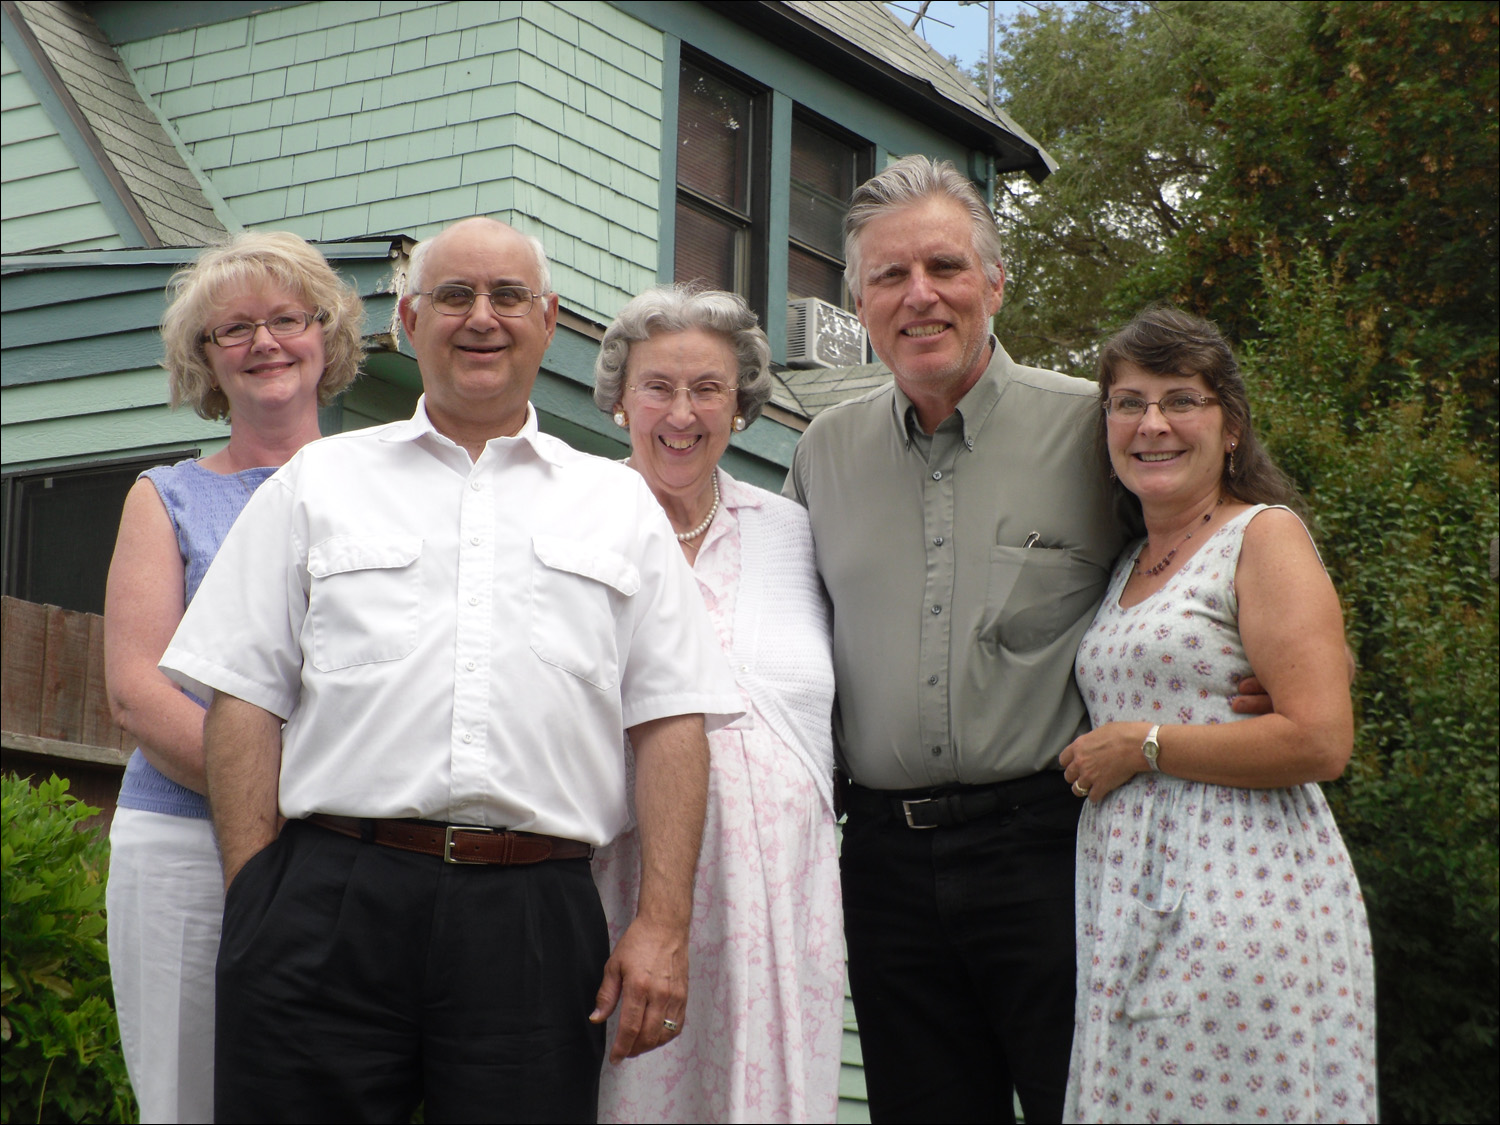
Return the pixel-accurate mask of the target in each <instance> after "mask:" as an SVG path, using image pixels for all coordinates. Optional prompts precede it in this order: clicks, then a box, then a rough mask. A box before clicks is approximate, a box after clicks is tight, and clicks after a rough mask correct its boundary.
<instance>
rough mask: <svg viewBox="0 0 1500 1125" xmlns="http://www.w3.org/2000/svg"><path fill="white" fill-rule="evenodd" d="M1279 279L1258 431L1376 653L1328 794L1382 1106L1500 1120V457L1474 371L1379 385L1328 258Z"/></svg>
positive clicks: (1271, 305)
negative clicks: (1475, 430)
mask: <svg viewBox="0 0 1500 1125" xmlns="http://www.w3.org/2000/svg"><path fill="white" fill-rule="evenodd" d="M1262 286H1263V288H1262V293H1263V295H1264V296H1263V303H1262V304H1261V305H1260V306H1258V307H1257V309H1256V310H1255V312H1256V313H1257V314H1258V316H1259V318H1260V323H1261V326H1262V330H1263V336H1262V338H1261V341H1260V343H1259V344H1257V345H1256V346H1254V347H1253V348H1252V347H1247V348H1246V349H1245V354H1244V356H1243V358H1244V361H1245V362H1244V366H1245V370H1246V373H1247V376H1248V378H1249V382H1250V385H1251V388H1252V393H1253V396H1254V398H1255V411H1256V416H1257V431H1258V432H1259V433H1260V434H1261V435H1262V437H1263V438H1265V440H1266V443H1267V445H1268V447H1269V448H1270V449H1271V451H1272V453H1273V455H1274V456H1275V457H1276V458H1277V461H1278V463H1279V464H1280V465H1281V466H1282V467H1283V468H1284V469H1286V470H1287V471H1288V472H1289V473H1291V474H1292V476H1293V477H1294V478H1295V479H1296V480H1297V483H1298V486H1299V487H1300V488H1301V489H1302V490H1303V492H1304V494H1305V495H1306V496H1307V498H1308V501H1309V504H1310V506H1311V508H1312V511H1313V514H1314V517H1315V519H1316V521H1317V529H1316V531H1317V537H1318V543H1319V547H1320V548H1321V549H1322V551H1323V557H1324V561H1325V562H1326V563H1327V564H1328V569H1329V572H1330V573H1331V574H1332V575H1333V578H1334V582H1335V584H1336V585H1337V586H1338V589H1339V596H1340V599H1341V600H1342V602H1343V606H1344V615H1345V625H1346V628H1347V630H1348V636H1349V641H1350V644H1351V645H1352V646H1353V648H1354V650H1355V653H1356V655H1357V657H1358V660H1359V666H1360V671H1359V675H1358V677H1357V679H1356V681H1355V684H1354V697H1355V708H1356V715H1357V720H1358V725H1357V733H1356V740H1355V749H1354V759H1353V762H1352V764H1351V767H1350V770H1349V772H1348V774H1347V775H1346V777H1345V779H1344V780H1343V781H1341V782H1339V783H1337V784H1335V785H1330V786H1328V787H1327V790H1328V796H1329V799H1330V802H1331V803H1332V804H1333V807H1334V811H1335V813H1336V815H1337V817H1338V821H1339V825H1340V828H1341V830H1342V831H1343V834H1344V837H1345V839H1346V840H1347V841H1348V843H1349V847H1350V851H1351V852H1352V853H1353V857H1354V864H1355V868H1356V870H1357V872H1358V874H1359V878H1360V882H1361V884H1362V886H1363V889H1364V894H1365V903H1366V906H1367V908H1368V910H1369V915H1370V926H1371V929H1372V931H1373V935H1374V942H1375V973H1376V1007H1377V1033H1378V1036H1379V1043H1378V1051H1379V1074H1380V1083H1381V1089H1380V1097H1381V1120H1383V1121H1495V1120H1500V1064H1497V1055H1496V1027H1497V1015H1500V999H1497V996H1500V954H1497V950H1500V942H1497V916H1500V892H1497V867H1496V849H1497V844H1500V841H1497V827H1496V826H1497V816H1500V803H1497V768H1496V745H1497V742H1500V730H1497V710H1500V704H1497V682H1500V670H1497V653H1500V609H1497V597H1496V584H1495V582H1494V581H1492V580H1491V579H1490V577H1489V544H1490V541H1491V538H1492V537H1493V536H1494V535H1495V534H1496V524H1497V502H1496V497H1497V479H1496V468H1495V464H1494V461H1493V459H1492V456H1488V455H1486V454H1487V453H1490V452H1492V451H1486V450H1484V449H1483V448H1482V443H1480V442H1478V441H1476V440H1475V439H1473V438H1472V437H1471V436H1470V431H1469V427H1468V425H1467V421H1468V420H1467V418H1466V413H1465V407H1466V405H1467V404H1466V403H1464V402H1463V401H1462V397H1461V395H1460V394H1459V393H1458V392H1459V388H1458V386H1457V385H1456V383H1457V380H1453V381H1452V384H1450V385H1449V386H1448V387H1447V388H1446V389H1447V393H1445V394H1442V395H1439V396H1435V397H1436V402H1435V403H1434V396H1432V395H1431V393H1430V392H1431V389H1432V388H1433V387H1434V386H1437V387H1442V386H1443V385H1444V380H1443V379H1442V378H1440V377H1437V376H1434V375H1433V374H1432V373H1423V376H1422V377H1420V378H1419V377H1418V373H1416V372H1409V373H1408V374H1409V379H1408V383H1407V385H1406V386H1405V387H1404V388H1399V387H1398V388H1396V389H1395V393H1394V394H1393V395H1392V396H1391V398H1390V399H1389V400H1387V401H1385V402H1383V403H1381V404H1380V405H1372V404H1371V400H1370V399H1368V398H1362V396H1360V395H1359V393H1358V391H1359V389H1360V388H1362V387H1364V386H1366V385H1368V376H1369V374H1370V372H1371V370H1372V369H1373V368H1374V367H1375V366H1376V365H1377V364H1380V363H1385V362H1388V357H1386V356H1384V355H1383V354H1380V353H1381V352H1382V350H1383V349H1382V347H1381V345H1380V343H1379V338H1380V337H1379V335H1378V333H1377V332H1376V331H1375V328H1374V326H1373V325H1369V324H1367V323H1365V322H1363V321H1362V320H1361V318H1360V317H1359V316H1358V315H1353V316H1351V315H1350V312H1349V310H1350V308H1351V303H1350V302H1348V301H1346V300H1345V299H1344V296H1343V292H1342V283H1341V278H1340V276H1339V274H1338V271H1337V269H1329V268H1328V267H1327V266H1326V265H1325V263H1324V262H1323V261H1322V259H1321V258H1320V257H1319V255H1318V254H1316V253H1315V252H1312V251H1307V252H1304V253H1303V254H1302V255H1301V257H1299V258H1298V259H1297V260H1296V261H1295V262H1292V263H1281V264H1278V263H1276V262H1274V261H1272V262H1270V263H1269V264H1268V265H1266V266H1265V268H1263V271H1262ZM1351 390H1352V391H1353V392H1354V393H1352V394H1351Z"/></svg>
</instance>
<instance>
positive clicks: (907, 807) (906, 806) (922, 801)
mask: <svg viewBox="0 0 1500 1125" xmlns="http://www.w3.org/2000/svg"><path fill="white" fill-rule="evenodd" d="M930 804H932V798H931V797H916V798H913V799H912V800H909V801H902V802H901V811H902V812H903V813H905V814H906V827H908V828H915V829H918V830H921V829H925V828H936V827H937V825H936V824H913V823H912V819H911V807H912V806H913V805H930Z"/></svg>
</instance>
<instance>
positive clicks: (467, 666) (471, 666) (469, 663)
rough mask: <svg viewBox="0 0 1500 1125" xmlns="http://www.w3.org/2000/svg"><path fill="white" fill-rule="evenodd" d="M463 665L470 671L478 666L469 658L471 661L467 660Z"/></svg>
mask: <svg viewBox="0 0 1500 1125" xmlns="http://www.w3.org/2000/svg"><path fill="white" fill-rule="evenodd" d="M464 667H465V668H467V669H468V670H469V671H471V672H472V671H474V669H475V668H478V667H479V665H478V664H475V663H474V662H473V661H472V660H471V661H469V662H468V663H467V664H465V665H464Z"/></svg>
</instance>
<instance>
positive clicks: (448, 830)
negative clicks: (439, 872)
mask: <svg viewBox="0 0 1500 1125" xmlns="http://www.w3.org/2000/svg"><path fill="white" fill-rule="evenodd" d="M494 831H495V830H494V829H493V828H478V827H469V826H468V825H463V824H450V825H448V826H446V827H445V828H444V829H443V862H444V863H465V864H476V863H477V864H481V865H482V864H483V863H484V860H482V859H457V858H455V857H454V855H453V833H455V832H489V833H491V834H493V833H494Z"/></svg>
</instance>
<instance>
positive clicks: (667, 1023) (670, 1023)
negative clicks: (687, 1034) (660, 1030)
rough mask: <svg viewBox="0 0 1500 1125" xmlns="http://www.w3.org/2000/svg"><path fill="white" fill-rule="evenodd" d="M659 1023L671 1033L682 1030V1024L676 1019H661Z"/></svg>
mask: <svg viewBox="0 0 1500 1125" xmlns="http://www.w3.org/2000/svg"><path fill="white" fill-rule="evenodd" d="M661 1025H662V1027H664V1028H666V1029H667V1030H668V1031H670V1032H672V1033H673V1034H676V1033H677V1032H679V1031H681V1030H682V1024H680V1023H678V1022H677V1021H676V1020H662V1021H661Z"/></svg>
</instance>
